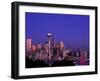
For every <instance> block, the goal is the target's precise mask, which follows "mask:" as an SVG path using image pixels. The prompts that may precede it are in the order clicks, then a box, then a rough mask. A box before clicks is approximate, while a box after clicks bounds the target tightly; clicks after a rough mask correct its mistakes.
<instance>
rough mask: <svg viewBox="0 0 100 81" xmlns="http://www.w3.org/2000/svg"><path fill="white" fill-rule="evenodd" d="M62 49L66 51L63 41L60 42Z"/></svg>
mask: <svg viewBox="0 0 100 81" xmlns="http://www.w3.org/2000/svg"><path fill="white" fill-rule="evenodd" d="M60 49H64V42H63V41H61V42H60Z"/></svg>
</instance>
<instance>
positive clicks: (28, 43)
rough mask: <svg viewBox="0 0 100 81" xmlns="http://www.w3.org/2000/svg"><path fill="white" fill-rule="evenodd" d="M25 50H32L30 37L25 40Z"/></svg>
mask: <svg viewBox="0 0 100 81" xmlns="http://www.w3.org/2000/svg"><path fill="white" fill-rule="evenodd" d="M26 50H27V52H29V53H30V52H31V51H32V39H27V40H26Z"/></svg>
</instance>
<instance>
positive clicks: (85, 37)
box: [25, 12, 89, 48]
mask: <svg viewBox="0 0 100 81" xmlns="http://www.w3.org/2000/svg"><path fill="white" fill-rule="evenodd" d="M25 18H26V19H25V23H26V24H25V26H26V39H28V38H31V39H32V42H33V44H36V43H44V42H45V41H46V40H47V37H46V34H47V33H48V32H50V33H52V34H53V37H54V38H55V40H56V41H57V42H60V41H61V40H62V41H63V42H64V44H65V46H66V47H68V48H89V16H88V15H71V14H51V13H50V14H49V13H48V14H47V13H30V12H26V14H25Z"/></svg>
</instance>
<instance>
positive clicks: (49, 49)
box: [46, 33, 52, 66]
mask: <svg viewBox="0 0 100 81" xmlns="http://www.w3.org/2000/svg"><path fill="white" fill-rule="evenodd" d="M46 36H47V37H48V51H49V61H51V55H52V54H51V38H52V34H51V33H48V34H47V35H46ZM49 66H51V63H49Z"/></svg>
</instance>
